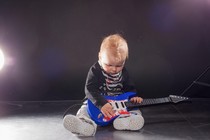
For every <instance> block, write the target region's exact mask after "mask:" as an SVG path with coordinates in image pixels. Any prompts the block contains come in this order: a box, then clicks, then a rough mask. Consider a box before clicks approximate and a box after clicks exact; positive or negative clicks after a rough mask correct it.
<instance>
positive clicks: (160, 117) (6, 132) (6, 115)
mask: <svg viewBox="0 0 210 140" xmlns="http://www.w3.org/2000/svg"><path fill="white" fill-rule="evenodd" d="M13 103H14V102H13ZM15 103H17V104H20V105H21V106H15V105H10V104H8V102H6V103H5V102H0V106H1V107H0V139H1V140H78V139H85V140H89V139H90V140H96V139H100V140H112V139H121V140H123V139H125V140H129V139H132V140H136V139H138V140H168V139H170V140H210V133H209V132H210V117H209V116H210V100H204V101H199V102H198V101H197V102H190V103H179V104H176V105H175V104H165V105H156V106H149V107H143V108H141V110H142V113H143V116H144V118H145V126H144V127H143V129H142V130H140V131H135V132H131V131H116V130H114V128H113V127H112V126H107V127H98V131H97V133H96V135H95V136H94V137H76V136H74V135H73V134H71V133H70V132H68V131H67V130H65V129H64V127H63V125H62V116H63V113H64V112H65V110H66V109H67V108H68V107H69V106H71V105H73V104H76V103H78V101H59V102H58V101H55V102H53V101H51V102H15ZM78 108H79V106H75V107H73V108H71V110H70V113H72V114H75V113H76V110H77V109H78Z"/></svg>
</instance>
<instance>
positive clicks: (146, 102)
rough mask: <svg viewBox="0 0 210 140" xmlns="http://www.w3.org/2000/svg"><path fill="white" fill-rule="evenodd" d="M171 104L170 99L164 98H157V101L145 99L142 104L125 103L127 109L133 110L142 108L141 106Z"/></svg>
mask: <svg viewBox="0 0 210 140" xmlns="http://www.w3.org/2000/svg"><path fill="white" fill-rule="evenodd" d="M169 102H171V100H170V98H169V97H164V98H155V99H143V101H142V102H141V103H132V102H125V105H126V107H127V108H133V107H141V106H147V105H154V104H163V103H169Z"/></svg>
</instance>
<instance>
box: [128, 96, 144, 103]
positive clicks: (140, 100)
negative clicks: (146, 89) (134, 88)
mask: <svg viewBox="0 0 210 140" xmlns="http://www.w3.org/2000/svg"><path fill="white" fill-rule="evenodd" d="M130 101H131V102H134V103H141V102H142V101H143V99H142V98H141V97H133V98H131V99H130Z"/></svg>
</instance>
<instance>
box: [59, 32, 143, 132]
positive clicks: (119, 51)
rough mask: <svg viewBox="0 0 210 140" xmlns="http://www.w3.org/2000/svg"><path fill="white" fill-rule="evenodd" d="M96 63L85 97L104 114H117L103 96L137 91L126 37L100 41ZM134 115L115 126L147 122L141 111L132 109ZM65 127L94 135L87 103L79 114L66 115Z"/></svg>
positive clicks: (136, 99) (134, 127)
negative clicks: (129, 66) (130, 72)
mask: <svg viewBox="0 0 210 140" xmlns="http://www.w3.org/2000/svg"><path fill="white" fill-rule="evenodd" d="M98 58H99V59H98V62H96V63H95V64H94V65H93V66H92V67H91V68H90V70H89V72H88V75H87V79H86V84H85V94H86V99H89V100H91V101H92V103H93V104H94V105H95V106H96V107H98V108H99V109H100V110H101V112H102V113H103V115H104V116H105V117H107V116H108V117H111V116H113V115H114V113H115V112H114V110H113V109H112V106H111V105H110V104H109V103H108V102H107V100H106V99H105V98H104V95H108V96H117V95H120V94H123V93H125V92H136V89H135V87H134V85H133V83H132V82H131V80H130V78H129V75H128V72H127V70H126V68H125V67H124V65H125V61H126V59H127V58H128V46H127V42H126V40H125V39H124V38H123V37H122V36H120V35H119V34H114V35H110V36H108V37H106V38H105V39H104V40H103V41H102V44H101V48H100V51H99V54H98ZM130 101H132V102H137V103H140V102H141V101H142V98H141V97H133V98H131V99H130ZM130 113H131V115H127V116H126V115H119V116H118V117H117V118H116V119H115V120H114V121H113V126H114V128H115V129H117V130H140V129H141V128H142V127H143V125H144V119H143V117H142V115H141V112H140V110H139V109H138V110H132V111H130ZM63 124H64V127H65V128H66V129H67V130H69V131H70V132H72V133H74V134H77V135H79V136H94V135H95V132H96V128H97V125H96V123H95V122H94V121H93V120H91V118H90V116H89V115H88V113H87V105H86V104H84V105H82V106H81V108H80V109H79V110H78V112H77V115H76V116H74V115H66V116H65V117H64V120H63Z"/></svg>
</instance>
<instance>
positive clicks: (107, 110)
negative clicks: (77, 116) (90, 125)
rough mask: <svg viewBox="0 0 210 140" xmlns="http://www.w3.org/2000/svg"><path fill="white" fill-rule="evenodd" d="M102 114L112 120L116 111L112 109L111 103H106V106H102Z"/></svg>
mask: <svg viewBox="0 0 210 140" xmlns="http://www.w3.org/2000/svg"><path fill="white" fill-rule="evenodd" d="M101 112H102V113H103V115H104V116H105V117H109V118H111V117H112V116H114V114H115V111H114V110H113V109H112V105H111V104H110V103H106V104H105V105H104V106H102V108H101Z"/></svg>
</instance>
